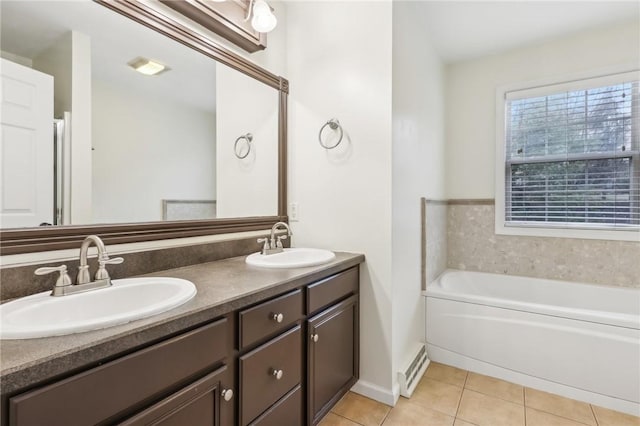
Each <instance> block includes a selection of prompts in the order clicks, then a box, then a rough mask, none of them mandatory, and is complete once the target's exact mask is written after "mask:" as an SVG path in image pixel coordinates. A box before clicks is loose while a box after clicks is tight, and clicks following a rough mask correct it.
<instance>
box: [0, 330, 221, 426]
mask: <svg viewBox="0 0 640 426" xmlns="http://www.w3.org/2000/svg"><path fill="white" fill-rule="evenodd" d="M227 336H228V334H227V319H226V318H225V319H221V320H219V321H216V322H214V323H212V324H209V325H205V326H204V327H200V328H198V329H196V330H193V331H190V332H188V333H185V334H182V335H180V336H177V337H174V338H172V339H169V340H166V341H164V342H161V343H158V344H156V345H153V346H150V347H148V348H146V349H142V350H140V351H137V352H134V353H132V354H129V355H127V356H124V357H122V358H119V359H116V360H114V361H111V362H108V363H106V364H104V365H101V366H99V367H96V368H93V369H91V370H88V371H85V372H83V373H80V374H77V375H75V376H72V377H69V378H67V379H64V380H61V381H59V382H56V383H53V384H51V385H48V386H45V387H42V388H39V389H36V390H33V391H30V392H27V393H23V394H21V395H18V396H15V397H13V398H11V399H10V401H9V418H10V422H9V423H10V425H11V426H27V425H36V426H41V425H47V426H56V425H61V426H73V425H90V424H101V423H105V422H111V421H110V419H115V418H117V417H119V416H121V415H123V414H125V413H126V412H129V411H131V410H135V409H136V408H138V409H139V408H142V407H143V406H144V405H147V404H148V403H149V402H152V401H153V400H155V399H156V398H158V397H160V396H162V395H165V394H166V393H167V392H168V391H170V390H172V389H173V388H175V387H176V385H179V384H181V383H184V381H185V379H187V378H192V377H194V376H195V375H196V374H198V373H201V372H202V371H203V370H206V369H208V368H211V367H213V366H214V365H215V364H216V363H217V362H218V361H220V360H222V359H223V358H224V357H225V356H226V355H227V349H228V348H227V341H228V338H227ZM169 361H170V362H171V363H170V364H171V368H167V363H168V362H169Z"/></svg>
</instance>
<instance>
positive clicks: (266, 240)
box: [258, 237, 271, 254]
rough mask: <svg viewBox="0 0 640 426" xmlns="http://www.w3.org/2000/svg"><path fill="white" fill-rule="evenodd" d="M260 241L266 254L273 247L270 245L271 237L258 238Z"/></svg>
mask: <svg viewBox="0 0 640 426" xmlns="http://www.w3.org/2000/svg"><path fill="white" fill-rule="evenodd" d="M258 243H260V244H262V243H264V244H263V245H262V254H266V253H267V250H269V249H270V248H271V246H270V245H269V238H267V237H264V238H258Z"/></svg>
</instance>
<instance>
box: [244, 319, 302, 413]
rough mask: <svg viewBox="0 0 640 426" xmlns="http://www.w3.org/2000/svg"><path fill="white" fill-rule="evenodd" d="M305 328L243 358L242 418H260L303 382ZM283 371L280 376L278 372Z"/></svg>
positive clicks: (266, 344) (283, 336) (285, 334)
mask: <svg viewBox="0 0 640 426" xmlns="http://www.w3.org/2000/svg"><path fill="white" fill-rule="evenodd" d="M301 370H302V331H301V327H300V325H297V326H295V327H294V328H292V329H291V330H289V331H287V332H286V333H284V334H282V335H280V336H278V337H276V338H275V339H273V340H271V341H269V342H268V343H265V344H264V345H262V346H259V347H258V348H257V349H255V350H253V351H251V352H249V353H248V354H246V355H243V356H241V357H240V394H241V397H240V420H241V424H242V425H246V424H248V423H249V422H250V421H252V420H253V419H255V418H256V417H258V416H259V415H260V414H261V413H262V412H264V411H265V410H266V409H267V408H269V407H270V406H271V405H272V404H273V403H275V402H276V401H278V400H279V399H280V398H282V397H283V396H284V395H285V394H286V393H287V392H289V391H290V390H291V389H293V388H294V387H295V386H296V385H298V384H299V383H300V379H301ZM278 371H280V372H281V374H282V375H281V377H280V379H278V378H277V377H276V373H277V372H278Z"/></svg>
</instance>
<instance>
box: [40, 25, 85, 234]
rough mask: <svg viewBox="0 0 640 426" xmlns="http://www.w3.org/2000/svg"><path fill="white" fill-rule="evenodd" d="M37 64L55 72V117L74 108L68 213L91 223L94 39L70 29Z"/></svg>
mask: <svg viewBox="0 0 640 426" xmlns="http://www.w3.org/2000/svg"><path fill="white" fill-rule="evenodd" d="M33 67H34V68H35V69H37V70H40V71H42V72H46V73H47V74H51V75H53V76H54V115H55V117H56V118H62V115H63V113H64V112H65V111H70V112H71V143H70V146H69V145H67V147H65V148H69V149H70V151H71V161H70V162H71V170H70V173H71V211H70V212H67V214H68V215H69V216H68V217H69V223H74V224H76V223H77V224H86V223H90V221H91V40H90V39H89V37H88V36H86V35H85V34H82V33H80V32H78V31H70V32H69V33H67V34H65V35H64V36H62V37H61V38H60V39H59V40H57V41H56V43H55V44H53V45H52V46H51V47H50V48H49V49H47V50H45V51H44V52H42V53H41V54H40V55H39V56H37V57H36V58H34V59H33ZM52 118H53V117H52ZM67 142H68V141H65V144H66V143H67ZM65 216H66V215H65Z"/></svg>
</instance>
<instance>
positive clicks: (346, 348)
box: [307, 295, 359, 424]
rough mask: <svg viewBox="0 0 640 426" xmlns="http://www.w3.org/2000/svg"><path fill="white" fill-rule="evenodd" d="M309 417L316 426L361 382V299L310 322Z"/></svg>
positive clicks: (328, 311) (314, 318) (340, 306)
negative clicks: (359, 311) (359, 375)
mask: <svg viewBox="0 0 640 426" xmlns="http://www.w3.org/2000/svg"><path fill="white" fill-rule="evenodd" d="M307 330H308V335H307V342H308V357H309V358H308V369H307V374H308V385H309V392H308V407H309V410H308V416H309V419H308V420H309V424H316V423H317V422H318V421H319V420H320V419H321V418H322V417H323V416H324V415H325V414H326V413H327V412H328V411H329V410H330V409H331V407H333V405H335V403H336V402H338V400H339V399H340V398H341V397H342V395H344V394H345V393H346V392H347V391H348V390H349V389H350V388H351V386H353V384H354V383H355V382H356V381H357V380H358V351H359V335H358V296H357V295H354V296H351V297H350V298H348V299H346V300H345V301H343V302H340V303H338V304H336V305H334V306H332V307H330V308H328V309H326V310H325V311H323V312H321V313H320V314H318V315H316V316H315V317H313V318H311V319H309V321H308V328H307Z"/></svg>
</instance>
